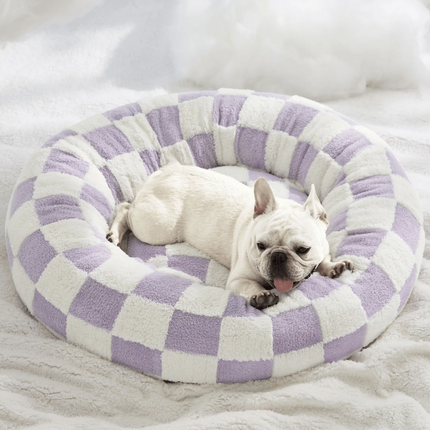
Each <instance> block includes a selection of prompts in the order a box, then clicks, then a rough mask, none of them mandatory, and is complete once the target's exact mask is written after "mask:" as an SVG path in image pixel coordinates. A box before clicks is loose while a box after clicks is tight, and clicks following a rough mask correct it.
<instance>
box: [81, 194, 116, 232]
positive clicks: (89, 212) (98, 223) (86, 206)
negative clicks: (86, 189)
mask: <svg viewBox="0 0 430 430" xmlns="http://www.w3.org/2000/svg"><path fill="white" fill-rule="evenodd" d="M79 208H80V209H81V212H82V216H83V217H84V218H85V221H86V222H87V224H89V225H90V226H91V227H92V228H94V229H96V230H99V231H100V228H102V230H103V234H104V233H105V232H107V231H108V229H109V226H108V224H107V222H106V220H105V218H104V217H103V215H102V214H101V213H100V212H99V211H98V210H97V209H96V208H95V207H94V206H93V205H92V204H91V203H88V202H87V201H85V200H79Z"/></svg>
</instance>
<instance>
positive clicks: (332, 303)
mask: <svg viewBox="0 0 430 430" xmlns="http://www.w3.org/2000/svg"><path fill="white" fill-rule="evenodd" d="M312 304H313V306H314V308H315V311H316V313H317V315H318V318H319V320H320V326H321V331H322V336H323V343H327V342H330V341H332V340H334V339H338V338H339V337H343V336H346V335H347V334H351V333H354V332H355V331H356V330H357V329H359V328H360V327H361V326H362V325H364V324H365V323H366V321H367V317H366V312H365V311H364V309H363V308H362V307H361V301H360V299H359V298H358V297H357V296H356V295H355V294H354V293H353V292H352V291H351V288H349V287H348V286H346V285H345V286H342V287H340V288H339V289H337V290H335V291H333V292H331V293H330V294H329V295H327V296H325V297H321V298H318V299H315V300H314V301H313V302H312Z"/></svg>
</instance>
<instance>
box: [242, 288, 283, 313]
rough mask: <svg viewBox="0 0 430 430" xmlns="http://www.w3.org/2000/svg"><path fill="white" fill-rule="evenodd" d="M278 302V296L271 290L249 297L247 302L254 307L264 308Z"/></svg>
mask: <svg viewBox="0 0 430 430" xmlns="http://www.w3.org/2000/svg"><path fill="white" fill-rule="evenodd" d="M278 302H279V296H278V295H277V294H275V293H272V292H271V291H262V292H261V293H260V294H255V295H254V296H252V297H251V300H250V301H249V303H250V304H251V306H252V307H254V308H256V309H265V308H268V307H270V306H274V305H276V304H277V303H278Z"/></svg>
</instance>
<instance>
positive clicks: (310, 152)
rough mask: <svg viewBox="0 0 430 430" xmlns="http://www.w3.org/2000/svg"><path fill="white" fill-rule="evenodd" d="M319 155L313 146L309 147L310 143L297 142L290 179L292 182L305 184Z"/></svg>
mask: <svg viewBox="0 0 430 430" xmlns="http://www.w3.org/2000/svg"><path fill="white" fill-rule="evenodd" d="M317 154H318V151H317V150H316V149H315V148H314V147H313V146H312V145H309V143H306V142H297V146H296V149H295V150H294V154H293V158H292V160H291V164H290V171H289V174H288V178H289V179H292V180H297V179H298V180H299V181H300V183H302V184H304V182H305V179H306V176H307V174H308V171H309V168H310V167H311V164H312V163H313V161H314V160H315V157H316V156H317Z"/></svg>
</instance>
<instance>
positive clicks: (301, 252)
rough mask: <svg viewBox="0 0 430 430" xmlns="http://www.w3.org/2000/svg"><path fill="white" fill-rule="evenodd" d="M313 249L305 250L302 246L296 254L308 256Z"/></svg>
mask: <svg viewBox="0 0 430 430" xmlns="http://www.w3.org/2000/svg"><path fill="white" fill-rule="evenodd" d="M310 249H311V248H305V247H304V246H301V247H300V248H297V250H296V252H297V254H307V253H308V252H309V250H310Z"/></svg>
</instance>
